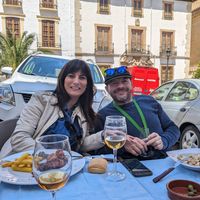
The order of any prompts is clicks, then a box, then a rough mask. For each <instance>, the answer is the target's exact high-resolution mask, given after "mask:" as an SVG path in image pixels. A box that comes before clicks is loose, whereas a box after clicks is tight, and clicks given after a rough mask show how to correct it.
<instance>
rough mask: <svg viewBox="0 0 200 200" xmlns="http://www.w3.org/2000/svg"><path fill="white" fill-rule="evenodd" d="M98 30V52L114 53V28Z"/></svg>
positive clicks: (100, 27)
mask: <svg viewBox="0 0 200 200" xmlns="http://www.w3.org/2000/svg"><path fill="white" fill-rule="evenodd" d="M96 30H97V33H96V52H112V50H113V49H112V46H111V44H112V42H111V41H112V39H111V37H112V32H111V31H112V28H111V27H106V26H97V28H96Z"/></svg>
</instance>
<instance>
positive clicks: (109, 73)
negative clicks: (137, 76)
mask: <svg viewBox="0 0 200 200" xmlns="http://www.w3.org/2000/svg"><path fill="white" fill-rule="evenodd" d="M104 74H105V84H108V83H109V82H110V81H112V80H114V79H116V78H131V74H130V73H129V72H128V70H127V67H126V66H120V67H117V68H109V69H106V70H105V71H104Z"/></svg>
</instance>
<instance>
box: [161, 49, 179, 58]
mask: <svg viewBox="0 0 200 200" xmlns="http://www.w3.org/2000/svg"><path fill="white" fill-rule="evenodd" d="M167 56H169V57H171V58H173V57H176V56H177V50H176V47H168V46H161V47H160V57H165V58H166V57H167Z"/></svg>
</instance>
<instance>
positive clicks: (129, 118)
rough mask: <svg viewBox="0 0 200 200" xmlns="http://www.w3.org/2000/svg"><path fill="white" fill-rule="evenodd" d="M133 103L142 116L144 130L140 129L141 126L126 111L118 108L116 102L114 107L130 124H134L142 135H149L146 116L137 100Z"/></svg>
mask: <svg viewBox="0 0 200 200" xmlns="http://www.w3.org/2000/svg"><path fill="white" fill-rule="evenodd" d="M133 103H134V105H135V107H136V109H137V112H138V113H139V115H140V119H141V120H142V124H143V126H144V128H142V127H140V126H139V124H138V123H137V122H136V121H135V120H134V119H133V118H132V117H131V116H130V115H129V114H128V113H127V112H126V111H125V110H123V109H122V108H121V107H120V106H118V105H117V104H116V103H115V102H113V106H114V107H115V108H116V109H117V110H118V111H119V112H120V113H121V114H122V115H124V117H126V118H127V119H128V120H129V121H130V122H131V124H133V125H134V126H135V128H137V129H138V130H139V131H140V132H141V133H142V134H145V135H146V134H147V133H146V130H147V129H148V128H147V122H146V119H145V117H144V114H143V112H142V110H141V108H140V106H139V105H138V103H137V102H136V100H135V99H133Z"/></svg>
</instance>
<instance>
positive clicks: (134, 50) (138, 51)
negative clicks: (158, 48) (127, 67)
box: [127, 46, 150, 57]
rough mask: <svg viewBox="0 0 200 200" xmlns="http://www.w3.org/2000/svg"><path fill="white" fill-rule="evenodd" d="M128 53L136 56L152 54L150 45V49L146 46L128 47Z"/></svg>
mask: <svg viewBox="0 0 200 200" xmlns="http://www.w3.org/2000/svg"><path fill="white" fill-rule="evenodd" d="M127 54H128V55H132V56H136V57H137V56H138V57H140V56H150V51H149V47H148V50H146V47H143V46H132V47H130V48H128V50H127Z"/></svg>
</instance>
